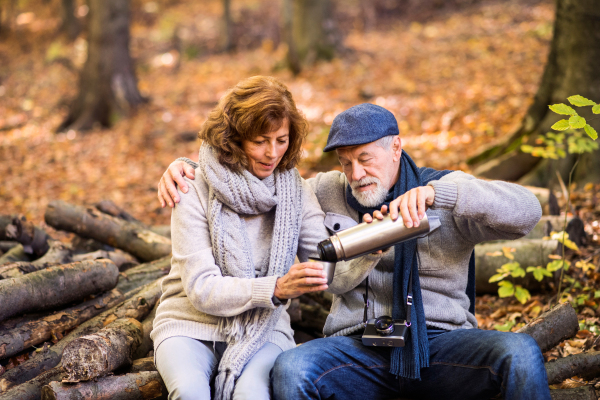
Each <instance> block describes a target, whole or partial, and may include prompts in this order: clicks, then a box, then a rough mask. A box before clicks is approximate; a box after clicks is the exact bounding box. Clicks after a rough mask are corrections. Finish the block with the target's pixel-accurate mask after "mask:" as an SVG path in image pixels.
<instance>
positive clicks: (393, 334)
mask: <svg viewBox="0 0 600 400" xmlns="http://www.w3.org/2000/svg"><path fill="white" fill-rule="evenodd" d="M408 326H409V325H408V324H406V321H397V320H396V321H395V320H393V319H392V317H388V316H387V315H384V316H382V317H378V318H374V319H370V320H368V321H367V326H366V327H365V332H364V333H363V335H362V343H363V344H364V345H365V346H378V347H403V346H404V339H405V337H406V330H407V329H408Z"/></svg>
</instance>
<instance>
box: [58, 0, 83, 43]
mask: <svg viewBox="0 0 600 400" xmlns="http://www.w3.org/2000/svg"><path fill="white" fill-rule="evenodd" d="M60 30H61V31H63V32H65V33H66V34H67V37H68V38H69V40H75V38H77V35H79V31H80V26H79V21H78V20H77V17H75V1H74V0H62V26H61V28H60Z"/></svg>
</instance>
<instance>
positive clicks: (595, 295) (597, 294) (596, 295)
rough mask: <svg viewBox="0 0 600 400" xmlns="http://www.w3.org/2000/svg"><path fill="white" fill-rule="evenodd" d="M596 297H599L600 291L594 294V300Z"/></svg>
mask: <svg viewBox="0 0 600 400" xmlns="http://www.w3.org/2000/svg"><path fill="white" fill-rule="evenodd" d="M598 297H600V290H596V291H595V292H594V298H595V299H597V298H598Z"/></svg>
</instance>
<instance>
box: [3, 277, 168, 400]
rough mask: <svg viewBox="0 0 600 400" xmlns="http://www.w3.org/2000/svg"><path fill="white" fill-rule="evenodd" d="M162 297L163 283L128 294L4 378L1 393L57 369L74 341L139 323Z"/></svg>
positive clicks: (9, 371) (5, 374) (150, 285)
mask: <svg viewBox="0 0 600 400" xmlns="http://www.w3.org/2000/svg"><path fill="white" fill-rule="evenodd" d="M160 295H161V291H160V280H158V281H156V282H153V283H151V284H149V285H146V286H144V287H142V288H139V289H136V290H132V291H131V292H128V293H125V295H124V296H125V298H126V299H127V300H125V301H124V302H123V303H121V304H119V305H117V306H115V307H113V308H111V309H110V310H107V311H105V312H103V313H102V314H100V315H97V316H96V317H94V318H92V319H90V320H89V321H87V322H84V323H83V324H81V325H79V326H78V327H77V328H75V329H74V330H73V331H72V332H70V333H69V334H68V335H66V336H65V337H64V338H62V339H61V340H59V341H58V343H56V344H55V345H54V346H52V347H50V348H49V349H46V350H45V351H42V352H40V353H37V354H36V355H34V356H33V357H32V358H30V359H29V360H27V361H25V362H23V363H21V364H19V365H18V366H16V367H14V368H11V369H9V370H8V371H6V372H5V373H4V374H2V375H0V393H2V392H4V391H6V390H8V389H9V388H11V387H13V386H15V385H18V384H21V383H23V382H27V381H28V380H30V379H33V378H35V377H36V376H38V375H39V374H40V373H42V372H44V371H47V370H49V369H51V368H54V367H55V366H57V365H58V363H59V362H60V359H61V357H62V352H63V350H64V348H65V347H66V346H67V345H68V344H69V343H70V342H71V341H73V340H74V339H77V338H79V337H81V336H85V335H90V334H92V333H95V332H97V331H99V330H100V329H102V328H104V327H105V326H106V325H108V324H109V323H111V322H113V321H115V320H117V319H119V318H125V317H127V318H135V319H137V320H138V321H140V320H142V319H143V318H145V317H146V316H147V315H148V313H150V310H151V309H152V308H153V307H154V305H155V304H156V302H157V301H158V299H159V298H160Z"/></svg>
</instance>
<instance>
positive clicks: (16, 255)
mask: <svg viewBox="0 0 600 400" xmlns="http://www.w3.org/2000/svg"><path fill="white" fill-rule="evenodd" d="M29 260H31V257H30V256H29V255H28V254H25V250H24V249H23V245H22V244H19V245H17V246H15V247H13V248H12V249H10V250H9V251H7V252H6V253H4V254H2V256H0V265H6V264H8V263H13V262H18V261H29Z"/></svg>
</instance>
